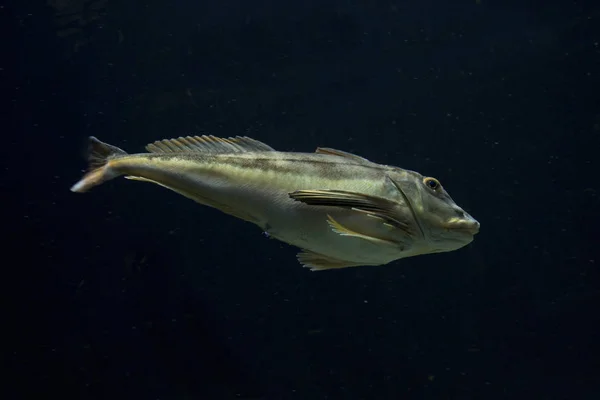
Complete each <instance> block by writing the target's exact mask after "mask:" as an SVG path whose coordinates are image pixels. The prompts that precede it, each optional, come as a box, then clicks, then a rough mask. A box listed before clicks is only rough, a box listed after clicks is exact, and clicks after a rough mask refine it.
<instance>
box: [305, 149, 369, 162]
mask: <svg viewBox="0 0 600 400" xmlns="http://www.w3.org/2000/svg"><path fill="white" fill-rule="evenodd" d="M315 153H318V154H329V155H331V156H338V157H346V158H349V159H351V160H355V161H360V162H370V161H369V160H367V159H366V158H364V157H361V156H357V155H356V154H352V153H348V152H347V151H343V150H336V149H331V148H329V147H317V150H315Z"/></svg>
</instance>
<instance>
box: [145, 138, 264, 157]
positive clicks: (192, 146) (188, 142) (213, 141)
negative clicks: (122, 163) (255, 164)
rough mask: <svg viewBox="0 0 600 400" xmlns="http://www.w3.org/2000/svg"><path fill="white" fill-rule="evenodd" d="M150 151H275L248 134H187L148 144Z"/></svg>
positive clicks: (223, 152) (217, 152)
mask: <svg viewBox="0 0 600 400" xmlns="http://www.w3.org/2000/svg"><path fill="white" fill-rule="evenodd" d="M146 150H148V151H149V152H150V153H211V154H226V153H245V152H250V151H275V149H273V148H272V147H271V146H269V145H267V144H265V143H263V142H259V141H258V140H255V139H252V138H249V137H247V136H236V137H229V138H219V137H216V136H212V135H202V136H186V137H178V138H176V139H164V140H158V141H156V142H153V143H150V144H148V145H147V146H146Z"/></svg>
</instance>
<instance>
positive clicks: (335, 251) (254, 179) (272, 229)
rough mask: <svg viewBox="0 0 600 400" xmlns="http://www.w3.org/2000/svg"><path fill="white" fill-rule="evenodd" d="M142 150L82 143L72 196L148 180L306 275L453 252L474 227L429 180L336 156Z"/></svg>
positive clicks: (218, 142) (239, 145)
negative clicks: (213, 214)
mask: <svg viewBox="0 0 600 400" xmlns="http://www.w3.org/2000/svg"><path fill="white" fill-rule="evenodd" d="M147 150H148V151H149V152H150V153H142V154H127V153H125V152H124V151H123V150H121V149H119V148H117V147H114V146H111V145H108V144H106V143H102V142H100V141H99V140H97V139H95V138H93V137H92V138H90V171H89V172H88V173H87V174H86V175H85V176H84V178H82V180H81V181H79V182H78V183H77V184H75V185H74V186H73V188H72V190H73V191H75V192H83V191H87V190H89V189H90V188H91V187H93V186H96V185H98V184H100V183H102V182H105V181H107V180H109V179H113V178H115V177H117V176H121V175H124V176H125V177H127V178H129V179H134V180H142V181H147V182H153V183H156V184H159V185H161V186H164V187H166V188H169V189H171V190H173V191H175V192H177V193H180V194H182V195H184V196H186V197H188V198H191V199H193V200H195V201H197V202H198V203H201V204H204V205H208V206H210V207H214V208H217V209H219V210H221V211H223V212H225V213H227V214H230V215H233V216H235V217H238V218H241V219H243V220H246V221H249V222H252V223H254V224H256V225H258V226H259V227H260V228H261V229H262V230H263V231H265V232H266V233H267V234H268V235H269V236H270V237H272V238H276V239H279V240H281V241H283V242H286V243H289V244H291V245H294V246H297V247H300V248H301V249H302V250H303V251H302V252H301V253H299V254H298V259H299V261H300V262H301V263H302V264H303V265H305V266H307V267H309V268H311V269H313V270H322V269H331V268H343V267H350V266H359V265H381V264H387V263H389V262H391V261H393V260H396V259H399V258H404V257H409V256H414V255H418V254H426V253H432V252H439V251H450V250H454V249H457V248H460V247H462V246H464V245H466V244H467V243H469V242H470V241H471V240H472V238H473V234H475V233H476V232H477V231H478V228H479V224H478V223H477V221H475V220H474V219H473V218H472V217H470V216H469V215H468V214H466V213H465V212H464V211H463V210H462V209H460V208H459V207H458V206H457V205H456V204H455V203H454V202H453V201H452V199H450V197H449V196H448V195H447V193H446V192H445V191H444V190H443V189H442V187H441V185H439V183H438V182H437V181H436V180H435V179H433V178H424V177H422V176H421V175H420V174H418V173H416V172H412V171H408V170H403V169H400V168H397V167H391V166H386V165H380V164H376V163H373V162H370V161H368V160H366V159H364V158H362V157H359V156H356V155H353V154H350V153H346V152H343V151H339V150H334V149H328V148H319V149H317V151H316V152H315V153H291V152H278V151H275V150H273V149H272V148H271V147H269V146H267V145H266V144H264V143H261V142H258V141H256V140H253V139H250V138H247V137H236V138H228V139H221V138H216V137H213V136H195V137H187V138H178V139H171V140H163V141H159V142H155V143H152V144H150V145H148V146H147ZM428 182H433V183H434V184H435V185H436V187H435V188H434V187H430V185H431V183H428Z"/></svg>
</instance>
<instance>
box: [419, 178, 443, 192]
mask: <svg viewBox="0 0 600 400" xmlns="http://www.w3.org/2000/svg"><path fill="white" fill-rule="evenodd" d="M423 183H424V184H425V186H427V187H428V188H429V189H431V190H437V189H438V188H439V187H440V186H441V184H440V182H439V181H438V180H437V179H435V178H425V179H423Z"/></svg>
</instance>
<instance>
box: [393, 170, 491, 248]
mask: <svg viewBox="0 0 600 400" xmlns="http://www.w3.org/2000/svg"><path fill="white" fill-rule="evenodd" d="M390 178H391V180H392V181H393V183H394V186H395V187H396V189H397V190H398V192H399V194H400V198H401V201H402V202H403V203H404V209H405V210H408V211H409V212H410V214H412V215H411V217H412V221H411V222H412V223H413V225H414V226H415V231H416V232H417V235H418V236H420V239H421V240H420V243H419V244H418V247H419V253H421V254H424V253H440V252H445V251H452V250H456V249H459V248H461V247H463V246H466V245H467V244H469V243H471V242H472V241H473V238H474V236H475V235H476V234H477V233H478V232H479V222H478V221H477V220H476V219H475V218H473V217H472V216H471V215H469V213H467V212H466V211H465V210H463V209H462V208H461V207H459V206H458V205H457V204H456V203H455V202H454V200H452V198H451V197H450V195H449V194H448V192H446V190H445V189H444V187H443V186H442V185H441V183H440V182H439V181H438V180H437V179H435V178H432V177H426V176H423V175H421V174H419V173H417V172H413V171H405V170H402V172H398V173H396V174H391V176H390ZM417 240H418V239H417Z"/></svg>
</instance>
